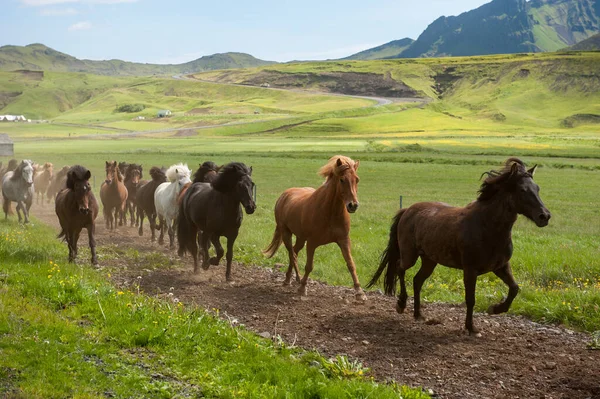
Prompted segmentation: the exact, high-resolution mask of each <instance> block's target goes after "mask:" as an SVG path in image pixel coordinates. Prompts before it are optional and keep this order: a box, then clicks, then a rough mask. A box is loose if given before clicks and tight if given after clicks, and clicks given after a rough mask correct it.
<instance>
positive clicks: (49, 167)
mask: <svg viewBox="0 0 600 399" xmlns="http://www.w3.org/2000/svg"><path fill="white" fill-rule="evenodd" d="M53 168H54V165H53V164H52V163H51V162H46V163H45V164H44V170H51V169H53Z"/></svg>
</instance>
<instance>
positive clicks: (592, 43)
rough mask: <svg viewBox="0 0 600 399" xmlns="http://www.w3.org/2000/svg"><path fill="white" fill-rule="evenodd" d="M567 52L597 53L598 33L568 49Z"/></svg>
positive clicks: (599, 35) (599, 38)
mask: <svg viewBox="0 0 600 399" xmlns="http://www.w3.org/2000/svg"><path fill="white" fill-rule="evenodd" d="M567 50H575V51H598V50H600V33H598V34H595V35H594V36H591V37H589V38H587V39H585V40H582V41H580V42H579V43H577V44H574V45H573V46H571V47H569V48H568V49H567Z"/></svg>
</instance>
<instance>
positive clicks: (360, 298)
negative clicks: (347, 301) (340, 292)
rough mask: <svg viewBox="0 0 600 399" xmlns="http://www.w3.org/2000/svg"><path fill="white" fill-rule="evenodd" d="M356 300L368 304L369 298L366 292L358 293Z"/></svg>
mask: <svg viewBox="0 0 600 399" xmlns="http://www.w3.org/2000/svg"><path fill="white" fill-rule="evenodd" d="M356 300H357V301H359V302H366V300H367V296H366V295H365V293H364V292H358V293H356Z"/></svg>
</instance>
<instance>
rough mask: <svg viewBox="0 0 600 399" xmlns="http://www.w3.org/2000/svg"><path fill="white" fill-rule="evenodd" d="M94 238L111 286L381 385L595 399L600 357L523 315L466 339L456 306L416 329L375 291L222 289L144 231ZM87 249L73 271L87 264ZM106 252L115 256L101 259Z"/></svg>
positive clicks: (266, 283)
mask: <svg viewBox="0 0 600 399" xmlns="http://www.w3.org/2000/svg"><path fill="white" fill-rule="evenodd" d="M32 214H33V215H34V216H35V217H37V218H38V219H41V220H42V221H43V222H44V223H48V224H50V225H53V226H57V220H56V216H55V215H54V213H53V207H50V206H46V207H45V208H43V209H40V207H36V206H35V205H34V208H33V209H32ZM245 223H246V222H245ZM97 240H98V246H99V252H100V264H101V267H103V268H108V269H109V270H110V271H111V275H112V278H113V279H114V283H115V284H117V285H118V286H122V287H128V286H130V285H132V284H133V283H134V281H136V282H137V281H141V287H142V288H143V290H144V292H146V293H147V294H149V295H158V296H163V295H165V296H166V295H167V294H168V293H169V292H173V293H174V295H175V296H176V297H177V298H179V299H180V300H181V301H182V302H184V303H187V304H196V305H198V306H201V307H204V308H207V309H219V310H220V315H221V316H222V317H224V318H227V317H228V318H231V319H237V321H238V322H239V323H241V324H244V325H245V326H246V327H247V328H248V329H250V330H253V331H255V332H257V333H263V335H264V336H267V334H266V333H268V335H270V336H272V337H276V336H280V337H281V338H283V339H284V340H285V341H286V342H287V343H288V345H291V344H292V343H294V344H295V345H297V346H299V347H303V348H307V349H312V348H315V349H317V350H319V351H320V352H321V353H323V354H326V355H328V356H334V355H336V354H347V355H348V356H349V357H350V358H352V359H359V360H360V361H361V362H362V363H363V364H364V365H365V366H367V367H370V368H371V370H372V371H371V373H372V375H373V376H374V377H375V378H376V379H377V380H380V381H387V380H395V381H397V382H398V383H401V384H408V385H410V386H415V387H417V386H422V387H424V388H425V389H430V390H432V392H433V393H434V397H440V398H470V397H473V398H600V351H592V350H589V349H586V343H587V342H588V341H589V339H590V337H589V335H587V334H582V333H577V332H573V331H570V330H567V329H565V328H563V327H559V326H553V325H541V324H538V323H533V322H531V321H529V320H527V319H525V318H522V317H515V316H508V315H499V316H488V315H484V314H476V316H475V320H476V323H477V324H478V325H479V327H481V328H482V330H483V331H482V333H483V336H482V337H481V338H475V337H469V336H468V335H466V334H465V333H464V332H463V329H462V327H463V324H464V317H465V309H464V308H463V307H462V306H459V305H451V304H442V303H429V304H426V306H425V308H424V314H425V316H426V317H427V318H428V320H429V321H428V322H425V323H418V322H415V321H414V320H413V319H412V316H411V314H410V312H409V313H405V314H402V315H398V314H396V312H395V311H394V304H395V301H394V299H393V298H390V297H386V296H384V295H381V294H380V293H378V292H368V293H367V296H368V301H367V302H366V304H358V303H356V302H355V301H354V296H353V290H352V289H351V288H349V287H332V286H329V285H326V284H323V283H320V282H317V281H311V282H310V284H309V296H308V297H302V298H301V297H299V296H298V295H297V294H296V288H297V286H294V285H292V286H291V287H284V286H283V285H282V282H283V278H284V275H283V273H282V272H281V271H279V270H273V269H269V268H264V267H258V266H248V265H240V264H235V265H234V267H233V276H234V279H235V282H234V283H232V284H230V283H226V282H225V270H224V269H225V268H224V266H223V265H220V266H216V267H212V268H211V269H210V270H208V271H201V273H199V274H198V275H193V274H192V272H191V270H192V266H191V261H190V258H189V256H188V257H186V258H185V259H183V261H180V260H179V259H178V258H177V256H176V254H175V252H172V251H169V250H168V248H166V247H163V246H159V245H157V244H153V243H151V242H150V238H149V234H148V233H147V231H146V235H145V236H143V237H139V236H138V234H137V229H136V228H134V227H121V228H119V229H118V230H117V231H116V232H109V231H107V230H106V229H105V228H104V225H103V223H102V222H101V216H100V217H99V223H98V225H97ZM85 241H86V240H85V239H82V242H81V243H80V250H79V254H80V255H79V256H80V257H79V262H81V263H87V262H88V261H89V250H87V248H86V247H85V245H87V244H86V242H85ZM107 246H109V247H110V248H112V250H113V253H114V250H117V252H116V253H118V254H120V255H119V256H117V257H114V256H113V257H111V259H110V260H109V259H108V258H106V257H102V254H103V249H102V248H103V247H107ZM127 248H134V249H136V250H137V251H138V252H139V253H144V252H147V251H158V252H160V253H163V254H165V255H167V256H168V257H169V259H170V261H169V262H167V263H168V264H167V265H165V267H164V268H163V267H161V268H158V269H156V270H149V269H148V268H147V265H146V264H144V262H143V260H142V261H140V260H139V258H138V260H136V259H134V258H130V257H128V256H127V255H126V251H124V250H123V249H127ZM119 249H121V250H123V251H119ZM105 253H106V252H105ZM66 256H67V250H66V245H65V260H66ZM234 260H235V255H234ZM341 272H343V271H341ZM138 276H141V277H142V278H141V280H140V279H138V278H137V277H138ZM516 300H517V301H518V300H519V298H518V297H517V299H516ZM408 310H409V311H410V310H411V304H410V303H409V309H408Z"/></svg>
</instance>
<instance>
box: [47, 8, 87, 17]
mask: <svg viewBox="0 0 600 399" xmlns="http://www.w3.org/2000/svg"><path fill="white" fill-rule="evenodd" d="M77 14H79V12H78V11H77V10H76V9H74V8H44V9H43V10H41V11H40V15H43V16H45V17H62V16H66V15H77Z"/></svg>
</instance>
